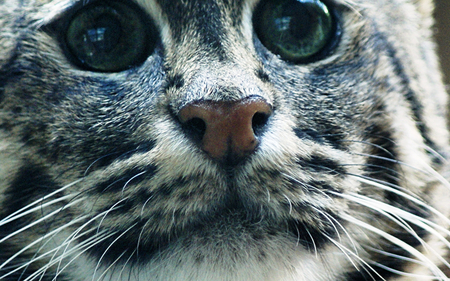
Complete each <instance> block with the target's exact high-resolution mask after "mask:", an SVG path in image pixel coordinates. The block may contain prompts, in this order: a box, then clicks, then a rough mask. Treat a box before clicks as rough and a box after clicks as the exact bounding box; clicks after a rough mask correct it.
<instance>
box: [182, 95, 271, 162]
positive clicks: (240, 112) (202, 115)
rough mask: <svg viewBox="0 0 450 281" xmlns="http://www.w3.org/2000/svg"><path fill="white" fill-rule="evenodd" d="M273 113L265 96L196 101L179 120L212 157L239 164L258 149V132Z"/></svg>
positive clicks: (185, 107) (184, 110)
mask: <svg viewBox="0 0 450 281" xmlns="http://www.w3.org/2000/svg"><path fill="white" fill-rule="evenodd" d="M271 114H272V107H271V106H270V105H269V104H268V103H267V102H266V101H264V100H263V99H262V98H247V99H243V100H239V101H232V102H227V101H197V102H193V103H190V104H187V105H186V106H184V107H183V108H182V109H181V110H180V112H179V119H180V122H181V123H182V124H183V125H184V126H185V127H186V128H188V130H189V131H190V132H191V134H195V136H194V137H195V138H196V139H198V140H200V145H201V148H202V149H203V151H205V152H206V153H208V155H209V156H210V157H212V158H214V159H216V160H220V161H224V162H228V163H229V164H235V163H237V162H239V161H241V160H242V159H243V158H245V157H246V156H247V155H249V154H251V153H253V152H254V151H255V149H256V147H257V146H258V144H259V141H258V137H257V135H258V133H259V132H260V131H261V130H262V129H263V127H264V126H265V125H266V123H267V120H268V118H269V116H270V115H271ZM192 132H193V133H192Z"/></svg>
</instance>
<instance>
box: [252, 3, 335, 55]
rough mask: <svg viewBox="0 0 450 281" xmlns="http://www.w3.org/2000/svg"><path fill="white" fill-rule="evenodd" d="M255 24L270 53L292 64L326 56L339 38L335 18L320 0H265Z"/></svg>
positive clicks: (255, 16) (259, 7) (261, 4)
mask: <svg viewBox="0 0 450 281" xmlns="http://www.w3.org/2000/svg"><path fill="white" fill-rule="evenodd" d="M253 25H254V28H255V32H256V34H257V36H258V38H259V39H260V40H261V42H262V43H263V45H264V46H265V47H266V48H267V49H268V50H269V51H271V52H272V53H274V54H277V55H279V56H280V57H281V58H282V59H284V60H286V61H290V62H293V63H309V62H312V61H316V60H319V59H321V58H323V57H325V56H326V55H327V54H328V53H329V52H330V51H331V50H332V49H333V48H334V47H335V46H336V42H337V41H338V39H339V35H340V30H339V24H338V22H337V20H336V16H335V15H334V14H333V13H332V11H331V10H330V8H329V7H328V6H327V5H326V4H325V3H324V2H322V1H320V0H262V1H261V3H260V4H259V5H258V7H257V9H256V11H255V14H254V16H253Z"/></svg>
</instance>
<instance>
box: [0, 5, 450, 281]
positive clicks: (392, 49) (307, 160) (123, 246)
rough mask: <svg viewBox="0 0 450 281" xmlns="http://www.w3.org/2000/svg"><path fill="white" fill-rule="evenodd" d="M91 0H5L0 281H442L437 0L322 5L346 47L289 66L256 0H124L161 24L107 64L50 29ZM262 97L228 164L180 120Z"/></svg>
mask: <svg viewBox="0 0 450 281" xmlns="http://www.w3.org/2000/svg"><path fill="white" fill-rule="evenodd" d="M269 1H270V0H269ZM97 2H98V1H97ZM97 2H96V1H94V0H92V1H75V0H24V1H19V0H5V1H0V27H1V28H0V280H5V281H16V280H62V281H65V280H67V281H69V280H70V281H86V280H93V281H94V280H141V281H142V280H152V281H153V280H155V281H156V280H180V281H182V280H218V281H220V280H223V281H225V280H230V281H231V280H233V281H234V280H236V281H239V280H241V281H244V280H258V281H260V280H304V281H306V280H307V281H332V280H343V281H345V280H348V281H350V280H357V281H359V280H449V278H450V275H447V274H449V273H448V272H449V271H450V270H449V269H450V264H449V262H448V260H450V257H449V253H450V251H449V249H450V240H449V239H448V237H450V231H449V223H450V221H449V219H448V217H449V216H448V214H449V213H450V212H449V203H448V202H450V201H449V200H450V196H449V194H450V190H449V188H450V184H449V183H448V181H447V179H446V176H447V173H448V168H447V166H448V159H447V154H448V152H449V147H448V144H447V140H448V133H447V129H446V121H445V116H446V109H445V107H446V103H447V102H446V93H445V90H444V87H443V85H442V82H441V74H440V73H439V69H438V62H437V59H436V55H435V53H434V44H433V42H432V39H431V37H432V34H431V28H432V19H431V12H432V5H431V3H429V1H427V0H379V1H369V0H354V1H345V0H335V1H332V0H330V1H324V2H325V3H326V4H327V5H329V6H330V7H333V9H335V10H336V13H337V14H338V16H337V19H338V21H339V28H340V32H341V35H340V38H339V42H338V43H337V45H336V48H335V49H334V50H333V51H332V52H330V53H329V54H327V56H325V57H323V58H321V59H318V60H316V61H313V62H309V63H304V64H293V63H289V62H286V61H284V60H282V59H281V58H280V57H279V56H277V55H275V54H273V53H271V52H270V51H269V50H268V49H267V48H266V47H265V46H264V45H263V44H262V43H261V41H260V40H259V39H258V37H257V36H256V35H255V31H254V27H253V24H252V17H253V16H252V15H253V13H254V11H255V9H256V7H257V6H258V5H259V1H258V0H208V1H205V0H186V1H177V0H136V1H135V2H133V3H131V4H130V2H131V1H129V0H123V1H122V2H120V3H124V4H125V5H133V7H134V6H136V7H135V8H137V9H139V10H140V11H141V12H142V13H143V14H145V16H146V17H148V19H149V25H148V26H150V25H152V26H154V27H153V28H154V29H155V30H157V33H158V38H159V39H158V40H157V41H155V45H154V50H153V51H152V52H151V54H149V56H148V57H147V58H146V59H145V60H144V61H143V62H142V63H140V64H139V65H136V66H133V67H131V68H129V69H127V70H124V71H116V72H95V71H91V70H89V69H83V67H80V66H79V65H74V63H73V62H72V61H71V60H70V58H69V57H68V56H67V55H65V53H64V48H63V47H62V46H61V42H60V40H61V38H60V36H61V35H58V30H60V28H61V27H58V26H63V23H65V22H66V20H67V18H70V17H72V16H73V14H74V13H75V11H77V10H79V9H81V8H82V7H83V5H92V4H93V3H94V4H95V3H97ZM148 28H150V27H148ZM255 96H257V97H259V98H260V99H262V100H264V101H265V102H267V104H269V105H270V107H271V108H272V111H273V112H272V114H271V116H270V118H269V119H268V120H267V122H266V123H265V124H264V126H263V128H261V130H260V131H258V138H259V146H258V147H257V148H256V149H255V151H254V153H252V154H251V155H249V156H248V157H247V158H246V159H245V161H241V162H239V163H237V162H236V163H235V162H233V161H229V162H225V163H221V162H219V161H217V160H215V159H213V158H211V157H209V156H208V154H207V153H205V151H203V150H202V149H201V148H200V147H199V145H198V143H197V142H196V140H195V138H193V137H192V136H191V134H192V132H190V131H189V130H186V128H185V126H183V124H181V123H180V121H179V120H178V119H177V116H179V115H180V114H181V113H180V111H181V109H182V108H184V107H185V106H186V105H188V104H192V103H194V102H197V101H203V100H208V101H213V102H234V101H237V100H243V99H246V98H249V97H255ZM255 130H256V129H255ZM255 134H256V132H255Z"/></svg>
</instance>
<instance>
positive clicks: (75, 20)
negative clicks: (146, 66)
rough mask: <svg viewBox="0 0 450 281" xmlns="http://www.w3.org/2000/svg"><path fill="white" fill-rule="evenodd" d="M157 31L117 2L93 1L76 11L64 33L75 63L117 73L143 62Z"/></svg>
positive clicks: (139, 14)
mask: <svg viewBox="0 0 450 281" xmlns="http://www.w3.org/2000/svg"><path fill="white" fill-rule="evenodd" d="M156 40H157V33H156V32H155V29H154V28H153V26H152V25H151V24H149V22H148V20H147V19H146V17H145V15H143V13H142V12H141V11H140V10H139V9H138V8H137V7H134V6H133V5H129V4H125V2H120V1H114V0H110V1H96V2H93V4H90V5H87V6H85V7H83V8H82V9H81V10H79V11H78V12H77V13H76V14H75V15H74V16H73V17H72V19H71V20H70V22H69V23H68V25H67V30H66V32H65V40H64V41H65V44H66V48H67V50H68V51H69V53H70V54H71V58H72V60H73V61H74V63H75V64H77V65H79V66H80V67H82V68H85V69H88V70H93V71H99V72H117V71H122V70H126V69H128V68H131V67H133V66H136V65H139V64H141V63H143V62H144V61H145V60H146V59H147V57H148V56H149V55H150V53H151V52H152V50H153V48H154V46H155V41H156Z"/></svg>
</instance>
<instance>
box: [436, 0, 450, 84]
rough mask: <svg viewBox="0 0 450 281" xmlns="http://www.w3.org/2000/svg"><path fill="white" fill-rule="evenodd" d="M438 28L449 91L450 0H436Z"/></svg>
mask: <svg viewBox="0 0 450 281" xmlns="http://www.w3.org/2000/svg"><path fill="white" fill-rule="evenodd" d="M435 5H436V9H435V15H436V27H435V28H436V29H435V36H436V39H437V42H438V48H439V54H440V58H441V68H442V70H443V71H444V74H445V83H446V85H447V92H450V87H449V85H450V0H435Z"/></svg>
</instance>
